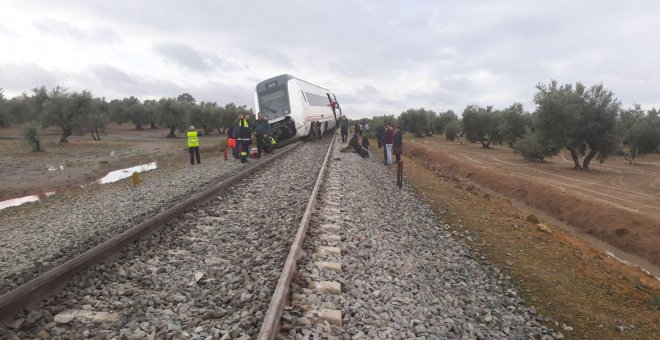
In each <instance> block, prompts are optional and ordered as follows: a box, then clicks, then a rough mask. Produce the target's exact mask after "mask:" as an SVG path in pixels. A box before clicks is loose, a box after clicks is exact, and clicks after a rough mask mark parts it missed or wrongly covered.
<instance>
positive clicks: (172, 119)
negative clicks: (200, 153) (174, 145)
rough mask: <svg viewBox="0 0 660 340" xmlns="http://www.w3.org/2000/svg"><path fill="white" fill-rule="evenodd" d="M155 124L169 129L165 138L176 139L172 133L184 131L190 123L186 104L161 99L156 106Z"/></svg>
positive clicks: (169, 99) (171, 99)
mask: <svg viewBox="0 0 660 340" xmlns="http://www.w3.org/2000/svg"><path fill="white" fill-rule="evenodd" d="M155 113H156V122H157V123H158V124H160V125H162V126H166V127H167V128H168V129H170V133H169V134H168V135H167V138H176V134H174V132H175V131H176V130H177V129H179V131H185V130H186V125H187V123H188V122H189V121H190V119H189V112H188V107H187V104H186V103H184V102H179V101H177V100H176V99H174V98H162V99H161V100H159V101H158V105H157V106H156V111H155Z"/></svg>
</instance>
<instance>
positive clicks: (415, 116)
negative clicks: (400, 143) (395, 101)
mask: <svg viewBox="0 0 660 340" xmlns="http://www.w3.org/2000/svg"><path fill="white" fill-rule="evenodd" d="M433 117H435V112H433V111H431V110H426V109H424V108H420V109H408V110H406V111H404V112H401V114H400V115H399V123H400V124H401V128H402V129H403V130H405V131H409V132H411V133H413V134H414V135H415V136H416V137H423V136H425V135H427V136H430V135H431V134H432V131H433V127H432V122H433Z"/></svg>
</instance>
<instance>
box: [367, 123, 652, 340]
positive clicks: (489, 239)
mask: <svg viewBox="0 0 660 340" xmlns="http://www.w3.org/2000/svg"><path fill="white" fill-rule="evenodd" d="M407 137H408V136H406V138H405V141H404V157H403V160H404V175H405V177H404V185H406V186H411V187H413V188H414V189H415V190H416V191H418V192H419V194H420V195H421V196H424V197H426V198H427V200H428V202H429V203H430V204H431V206H432V207H433V209H434V210H435V212H436V214H437V215H438V216H439V218H440V219H442V220H444V221H445V222H447V223H449V224H450V225H451V226H452V228H454V229H455V230H457V231H459V236H460V237H461V238H462V240H463V241H464V242H466V243H467V244H468V245H470V247H471V248H472V249H473V250H474V252H473V254H472V256H474V257H475V258H476V259H479V260H480V261H482V262H484V264H486V265H494V266H496V267H498V268H500V269H501V270H502V271H503V273H504V274H506V275H507V276H510V277H511V280H513V281H514V282H515V284H516V286H517V287H518V289H519V294H520V295H521V296H522V297H523V298H524V299H525V300H526V301H527V302H528V304H530V305H533V306H535V307H536V308H537V310H538V312H539V314H540V315H541V316H543V318H544V320H545V323H546V324H547V325H548V326H551V327H553V328H555V329H556V330H558V331H561V332H562V333H563V334H564V335H565V336H566V338H568V339H586V338H588V339H657V338H658V334H660V282H658V281H657V280H656V279H655V278H654V277H652V276H651V275H648V274H646V273H643V272H642V271H640V270H639V269H638V268H637V267H634V266H630V265H626V264H623V263H621V262H619V261H618V260H616V259H614V258H613V257H610V256H607V255H606V254H605V253H603V251H602V250H600V249H597V248H594V247H593V246H592V244H590V243H589V242H587V241H584V240H582V239H580V238H578V237H576V236H575V235H573V234H572V233H570V232H567V231H565V230H563V229H562V228H560V227H558V226H555V225H553V224H552V223H550V222H549V221H547V220H542V219H541V221H540V222H542V224H543V225H545V227H543V228H541V227H539V225H537V224H536V223H533V222H530V221H528V220H527V217H528V216H529V215H528V212H526V211H522V210H520V209H518V208H516V207H514V206H513V205H512V200H511V199H507V198H503V197H498V196H495V195H491V193H492V192H493V190H489V191H488V192H485V191H481V190H480V189H479V186H477V185H475V183H476V181H475V179H477V178H482V177H481V176H476V173H477V172H479V171H482V172H483V174H482V176H485V174H490V181H489V182H483V183H492V182H498V181H504V182H510V183H517V182H515V181H514V180H511V179H508V178H505V179H501V178H500V177H499V176H500V175H501V174H504V175H507V176H509V175H510V176H515V174H516V173H518V172H520V173H524V172H525V171H524V170H522V169H515V166H514V165H510V167H511V169H510V170H509V172H507V171H505V170H504V169H502V170H500V171H490V169H492V168H491V166H490V165H489V164H488V162H487V161H486V160H492V158H490V157H494V156H493V154H495V155H500V154H501V156H499V157H496V159H499V161H495V162H496V163H503V164H506V163H505V160H506V159H509V160H510V162H511V163H514V162H516V163H517V162H519V161H518V160H516V157H515V155H511V154H510V153H509V152H510V151H509V152H507V151H503V150H501V149H499V148H498V150H481V146H478V147H476V146H471V145H469V146H461V145H460V144H458V143H457V144H458V145H453V144H452V143H449V142H445V141H441V140H437V139H435V138H434V139H422V140H418V139H414V138H407ZM437 144H440V147H437ZM441 147H442V148H441ZM464 150H467V151H470V152H473V153H472V154H468V155H467V156H468V157H470V159H476V160H480V161H481V164H479V165H475V164H474V163H476V162H474V163H472V162H469V163H468V162H467V161H457V160H456V159H455V158H459V159H462V157H461V154H462V152H463V151H464ZM480 154H483V156H480ZM372 155H376V156H377V157H379V158H382V150H378V149H376V150H374V151H373V153H372ZM450 156H451V157H450ZM650 159H651V161H649V159H648V158H647V159H645V162H651V163H652V162H653V158H650ZM610 161H618V160H617V159H614V160H610ZM466 163H467V164H466ZM511 163H509V164H511ZM520 163H523V164H524V163H526V162H524V161H520ZM564 163H568V162H564ZM548 164H550V166H557V167H559V168H560V169H559V171H564V169H561V168H562V167H563V166H562V165H554V163H550V162H548ZM548 164H525V166H530V167H543V166H544V165H545V166H548ZM468 166H470V167H469V169H470V170H465V169H466V168H468ZM565 166H566V167H569V169H567V170H566V171H565V172H566V174H565V176H568V177H569V178H573V176H576V177H574V178H575V179H578V180H584V179H582V178H579V177H577V176H578V175H584V174H582V173H577V174H576V173H574V172H572V171H573V170H570V166H571V164H570V163H568V164H565ZM616 166H618V165H616ZM625 166H626V165H625V164H624V165H621V167H623V168H624V169H626V168H625ZM650 166H653V165H650ZM610 167H612V168H613V166H612V165H610ZM486 169H488V170H489V171H484V170H486ZM391 170H392V171H396V167H394V166H393V167H392V169H391ZM546 171H548V172H552V171H555V170H552V168H550V169H547V170H546ZM594 172H595V173H597V176H601V177H597V178H598V179H601V178H602V177H605V176H603V172H605V171H604V170H601V171H594ZM510 173H511V174H510ZM590 175H591V173H586V176H590ZM548 177H549V176H548ZM543 178H545V177H543ZM587 181H588V180H587ZM392 185H393V186H394V183H392ZM640 187H641V188H642V190H645V189H644V188H643V185H642V186H640ZM395 190H396V189H395ZM528 190H529V191H528V195H533V194H536V191H535V189H534V187H533V186H532V187H531V188H529V189H528ZM567 191H568V190H567ZM519 197H523V196H519ZM563 199H566V198H565V197H564V198H563ZM573 202H575V201H573ZM596 215H597V214H596ZM564 326H568V327H570V328H565V327H564ZM568 329H572V330H568Z"/></svg>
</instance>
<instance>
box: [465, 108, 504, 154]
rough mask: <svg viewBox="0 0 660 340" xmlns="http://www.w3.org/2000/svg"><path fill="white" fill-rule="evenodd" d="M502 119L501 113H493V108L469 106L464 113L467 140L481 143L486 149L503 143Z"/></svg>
mask: <svg viewBox="0 0 660 340" xmlns="http://www.w3.org/2000/svg"><path fill="white" fill-rule="evenodd" d="M500 117H501V115H500V113H499V111H493V107H492V106H488V107H486V108H483V107H480V106H478V105H468V106H467V107H466V108H465V110H464V111H463V133H464V134H465V138H467V140H468V141H469V142H471V143H476V142H480V143H481V146H483V147H484V148H490V144H491V143H498V142H501V140H502V136H501V135H500V133H499V126H500V122H501V119H500Z"/></svg>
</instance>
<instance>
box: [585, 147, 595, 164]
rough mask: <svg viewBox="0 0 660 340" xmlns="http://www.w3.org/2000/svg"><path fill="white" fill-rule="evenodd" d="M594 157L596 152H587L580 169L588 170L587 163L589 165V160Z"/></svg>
mask: <svg viewBox="0 0 660 340" xmlns="http://www.w3.org/2000/svg"><path fill="white" fill-rule="evenodd" d="M594 156H596V150H593V149H592V150H591V151H589V154H588V155H587V157H584V162H583V163H582V168H583V169H589V163H591V159H592V158H594Z"/></svg>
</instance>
